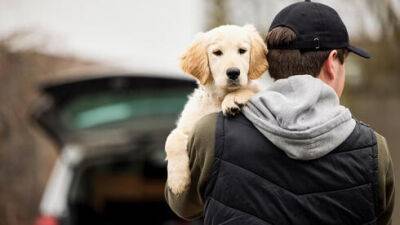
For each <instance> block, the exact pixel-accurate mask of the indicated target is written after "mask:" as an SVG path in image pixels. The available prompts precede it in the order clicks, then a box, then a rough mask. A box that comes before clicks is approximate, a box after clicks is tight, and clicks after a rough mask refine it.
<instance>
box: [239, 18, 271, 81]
mask: <svg viewBox="0 0 400 225" xmlns="http://www.w3.org/2000/svg"><path fill="white" fill-rule="evenodd" d="M244 28H245V29H246V30H247V31H248V32H249V34H250V38H251V49H250V65H249V78H250V79H252V80H255V79H257V78H259V77H260V76H261V75H262V74H263V73H264V72H265V71H266V70H267V69H268V62H267V53H268V50H267V46H266V45H265V43H264V41H263V39H262V38H261V36H260V35H259V34H258V32H257V30H256V28H255V27H254V26H253V25H250V24H248V25H245V26H244Z"/></svg>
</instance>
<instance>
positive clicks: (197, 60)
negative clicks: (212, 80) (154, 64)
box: [180, 33, 211, 85]
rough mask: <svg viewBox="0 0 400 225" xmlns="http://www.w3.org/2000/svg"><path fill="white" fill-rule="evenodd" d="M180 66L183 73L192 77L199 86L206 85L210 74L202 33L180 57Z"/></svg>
mask: <svg viewBox="0 0 400 225" xmlns="http://www.w3.org/2000/svg"><path fill="white" fill-rule="evenodd" d="M180 66H181V69H182V70H183V72H185V73H187V74H190V75H192V76H194V77H195V78H196V79H197V80H198V81H199V82H200V84H202V85H204V84H206V83H207V81H208V79H209V77H210V75H211V74H210V68H209V65H208V57H207V47H206V43H205V35H204V34H203V33H200V34H198V36H197V37H196V39H195V40H194V42H193V43H192V45H191V46H190V47H189V48H188V49H187V50H186V52H185V53H184V54H183V55H182V57H181V63H180Z"/></svg>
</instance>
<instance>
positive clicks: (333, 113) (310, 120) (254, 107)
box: [243, 75, 356, 160]
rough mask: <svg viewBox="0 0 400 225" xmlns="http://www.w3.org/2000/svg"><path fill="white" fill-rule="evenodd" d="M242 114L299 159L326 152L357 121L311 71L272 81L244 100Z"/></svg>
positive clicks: (349, 131) (348, 132)
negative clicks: (268, 85)
mask: <svg viewBox="0 0 400 225" xmlns="http://www.w3.org/2000/svg"><path fill="white" fill-rule="evenodd" d="M243 114H244V115H245V116H246V117H247V118H248V119H249V120H250V121H251V122H252V123H253V124H254V126H255V127H256V128H257V129H258V130H259V131H260V132H261V133H262V134H263V135H264V136H265V137H266V138H268V139H269V140H270V141H271V142H272V143H273V144H274V145H276V146H277V147H279V148H280V149H282V150H283V151H284V152H285V153H286V154H287V155H288V156H289V157H291V158H293V159H299V160H311V159H316V158H319V157H322V156H324V155H326V154H328V153H329V152H331V151H332V150H334V149H335V148H336V147H338V146H339V145H340V144H341V143H342V142H343V141H344V140H345V139H346V138H347V137H348V136H349V135H350V134H351V133H352V131H353V129H354V127H355V124H356V122H355V120H354V119H352V115H351V113H350V111H349V110H348V109H347V108H345V107H344V106H342V105H340V103H339V98H338V96H337V95H336V93H335V91H334V90H333V89H332V88H331V87H330V86H328V85H327V84H325V83H324V82H322V81H321V80H320V79H317V78H314V77H312V76H310V75H297V76H291V77H289V78H287V79H281V80H278V81H276V82H274V83H273V84H272V86H270V87H269V88H267V89H266V90H264V91H262V92H260V93H258V94H257V95H256V96H254V97H253V98H252V99H251V100H250V101H249V102H248V103H247V105H246V106H245V107H244V108H243Z"/></svg>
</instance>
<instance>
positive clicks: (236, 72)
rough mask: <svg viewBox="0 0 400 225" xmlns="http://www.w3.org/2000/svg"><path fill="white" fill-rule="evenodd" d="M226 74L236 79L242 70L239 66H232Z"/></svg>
mask: <svg viewBox="0 0 400 225" xmlns="http://www.w3.org/2000/svg"><path fill="white" fill-rule="evenodd" d="M226 75H227V76H228V77H229V79H231V80H236V79H237V78H238V77H239V75H240V70H239V68H236V67H231V68H229V69H227V70H226Z"/></svg>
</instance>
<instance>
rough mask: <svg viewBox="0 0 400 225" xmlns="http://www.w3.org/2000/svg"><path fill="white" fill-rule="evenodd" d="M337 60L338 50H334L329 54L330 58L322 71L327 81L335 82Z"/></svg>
mask: <svg viewBox="0 0 400 225" xmlns="http://www.w3.org/2000/svg"><path fill="white" fill-rule="evenodd" d="M335 60H338V59H337V50H332V51H331V52H330V53H329V56H328V58H327V59H326V60H325V62H324V64H323V67H322V69H323V70H324V71H323V72H324V75H325V76H326V77H325V79H329V80H333V79H335V76H336V68H335V67H336V65H335Z"/></svg>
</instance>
